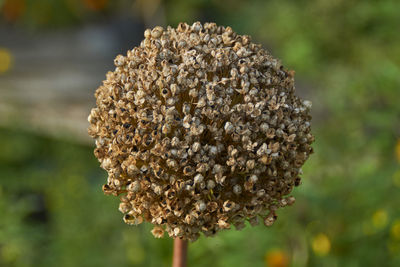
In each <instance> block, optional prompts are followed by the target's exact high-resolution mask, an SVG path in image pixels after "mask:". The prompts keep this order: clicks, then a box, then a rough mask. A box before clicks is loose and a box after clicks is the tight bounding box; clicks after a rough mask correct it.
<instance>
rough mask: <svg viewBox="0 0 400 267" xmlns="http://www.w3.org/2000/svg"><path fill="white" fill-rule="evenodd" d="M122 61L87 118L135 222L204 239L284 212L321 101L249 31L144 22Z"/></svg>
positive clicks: (112, 184)
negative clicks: (314, 101)
mask: <svg viewBox="0 0 400 267" xmlns="http://www.w3.org/2000/svg"><path fill="white" fill-rule="evenodd" d="M144 35H145V39H144V40H143V41H142V42H141V44H140V46H139V47H135V48H133V49H132V50H130V51H128V53H127V55H126V56H122V55H119V56H117V57H116V59H115V62H114V63H115V66H116V69H115V70H114V71H113V72H109V73H108V74H107V79H106V80H105V81H104V82H103V85H102V86H100V87H99V88H98V89H97V91H96V93H95V96H96V99H97V106H96V107H95V108H93V109H92V111H91V114H90V116H89V118H88V120H89V122H90V128H89V134H90V135H91V136H92V137H93V138H95V139H96V149H95V155H96V157H97V158H98V159H99V161H100V162H101V167H102V168H104V169H105V170H106V171H107V172H108V179H107V183H106V184H105V185H104V186H103V191H104V192H105V193H106V194H113V195H120V199H121V203H123V204H121V205H120V208H119V209H120V211H121V212H123V213H124V214H125V216H124V220H125V222H127V223H129V224H138V223H141V222H142V221H144V220H145V221H147V222H150V223H153V224H154V225H155V229H154V230H153V234H154V235H155V236H156V237H161V236H162V235H163V231H164V230H165V231H166V232H167V233H168V234H169V235H170V236H171V237H180V238H184V239H189V240H192V241H193V240H196V239H197V238H198V237H199V234H200V233H204V235H206V236H211V235H214V234H216V233H217V232H218V231H220V230H222V229H228V228H230V227H231V226H232V225H234V226H236V228H237V229H241V228H242V227H243V225H244V224H243V223H244V222H245V221H246V220H249V221H250V223H251V225H256V224H257V222H258V219H257V217H261V218H262V220H263V221H264V224H265V225H268V226H270V225H272V223H273V222H274V221H275V219H276V215H275V214H276V210H277V209H278V208H280V207H283V206H286V205H289V204H292V203H293V201H294V199H293V198H292V197H290V198H288V195H289V194H290V192H291V191H292V189H293V187H294V186H295V185H298V184H299V182H300V178H299V175H300V174H301V167H302V165H303V164H304V162H305V161H306V160H307V158H308V156H309V154H310V153H312V148H311V146H310V145H311V143H312V142H313V140H314V137H313V136H312V134H311V132H310V120H311V116H310V114H309V110H310V108H311V103H310V102H309V101H302V100H301V99H299V98H298V97H297V96H296V95H295V88H294V79H293V76H294V72H293V71H287V70H286V69H284V68H283V67H282V65H281V64H280V62H279V61H278V60H277V59H274V58H273V57H272V56H271V55H270V54H269V53H268V52H267V51H266V50H264V49H262V48H261V46H260V45H257V44H254V43H252V42H251V41H250V37H249V36H242V35H238V34H236V33H235V32H233V31H232V29H231V28H230V27H226V28H225V27H222V26H219V27H218V26H217V25H216V24H214V23H205V24H204V25H202V24H200V23H199V22H196V23H194V24H193V25H192V26H189V25H187V24H184V23H181V24H179V26H178V27H177V29H174V28H171V27H168V28H167V29H166V30H164V29H163V28H161V27H156V28H154V29H152V30H146V31H145V34H144Z"/></svg>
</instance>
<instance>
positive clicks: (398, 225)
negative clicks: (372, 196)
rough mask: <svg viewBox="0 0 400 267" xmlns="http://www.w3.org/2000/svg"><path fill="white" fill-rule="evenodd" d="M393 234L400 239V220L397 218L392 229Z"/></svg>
mask: <svg viewBox="0 0 400 267" xmlns="http://www.w3.org/2000/svg"><path fill="white" fill-rule="evenodd" d="M390 232H391V235H392V237H393V238H394V239H397V240H400V220H396V221H395V222H394V223H393V225H392V229H391V231H390Z"/></svg>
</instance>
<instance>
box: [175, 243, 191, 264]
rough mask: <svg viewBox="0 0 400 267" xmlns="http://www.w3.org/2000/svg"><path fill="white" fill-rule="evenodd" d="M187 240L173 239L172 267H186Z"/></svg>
mask: <svg viewBox="0 0 400 267" xmlns="http://www.w3.org/2000/svg"><path fill="white" fill-rule="evenodd" d="M187 247H188V243H187V240H183V239H180V238H175V239H174V256H173V259H172V267H186V266H187V265H186V258H187Z"/></svg>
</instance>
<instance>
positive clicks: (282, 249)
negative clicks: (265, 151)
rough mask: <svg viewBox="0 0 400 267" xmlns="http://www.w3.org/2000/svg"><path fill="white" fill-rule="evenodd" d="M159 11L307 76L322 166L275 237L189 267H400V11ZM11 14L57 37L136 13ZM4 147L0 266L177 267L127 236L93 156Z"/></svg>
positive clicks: (247, 241) (206, 252) (38, 145)
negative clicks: (91, 22) (216, 29)
mask: <svg viewBox="0 0 400 267" xmlns="http://www.w3.org/2000/svg"><path fill="white" fill-rule="evenodd" d="M10 3H12V4H10ZM18 3H19V4H18ZM21 3H23V4H21ZM115 3H117V4H115ZM143 3H145V2H143ZM143 3H142V4H143ZM9 5H11V6H12V5H14V6H12V7H10V6H9ZM15 5H16V6H17V8H16V7H15ZM160 5H163V7H164V9H165V11H166V17H167V20H168V22H169V23H170V24H171V25H176V24H177V23H178V22H180V21H187V22H189V23H190V22H193V21H196V20H201V21H216V22H217V23H218V24H223V25H230V26H232V28H233V29H234V30H236V31H238V32H239V33H241V34H245V33H246V34H250V35H252V36H253V39H254V40H255V41H256V42H260V43H264V44H266V45H267V46H266V47H267V48H268V49H269V50H270V51H271V52H272V54H273V55H274V56H276V57H278V58H281V59H282V61H283V63H284V65H285V66H287V67H288V68H290V69H295V70H296V77H297V79H296V81H297V86H298V88H299V92H300V93H301V94H302V95H303V96H304V97H305V98H308V99H311V100H312V101H313V103H314V109H313V112H314V124H313V132H314V134H315V136H316V143H315V144H314V148H315V152H316V153H315V154H314V155H313V156H312V157H311V158H310V160H309V161H308V162H307V164H306V166H305V168H304V182H303V185H302V186H300V187H299V188H296V189H295V191H294V196H296V198H297V203H296V204H295V205H294V207H290V208H286V209H285V210H282V211H280V213H279V214H278V215H279V217H280V218H279V220H278V221H277V223H276V224H275V225H274V226H273V227H272V228H270V229H266V228H265V227H256V228H251V227H246V229H244V230H243V231H240V232H239V231H226V232H223V233H221V234H220V235H218V236H217V237H215V238H208V239H206V238H201V239H200V240H199V241H197V242H195V243H194V244H192V245H191V246H190V249H189V253H190V256H189V260H190V266H272V267H278V266H288V265H290V266H400V209H399V204H400V192H399V191H400V105H399V104H398V103H399V99H400V45H399V44H400V34H399V29H400V15H399V10H400V1H397V0H381V1H377V0H364V1H356V0H350V1H349V0H347V1H344V0H334V1H332V0H329V1H328V0H318V1H305V0H298V1H282V0H280V1H278V0H272V1H261V0H251V1H244V0H233V1H227V0H222V1H217V0H170V1H165V2H160ZM0 6H1V9H2V14H3V15H2V18H3V20H6V21H9V22H10V21H16V22H13V23H17V24H18V23H21V24H23V25H51V26H54V25H58V26H60V25H67V24H74V23H77V22H82V21H83V20H84V19H85V20H86V19H88V18H89V19H90V18H96V16H102V15H103V14H112V11H113V9H116V7H115V6H127V7H130V6H131V5H130V4H128V3H127V2H126V1H115V2H113V5H111V1H106V0H97V1H96V0H91V1H86V0H85V1H78V0H60V1H51V0H35V1H33V0H6V1H4V0H3V1H0ZM21 6H22V7H21ZM93 7H101V8H93ZM10 18H11V19H10ZM16 18H18V20H17V19H16ZM0 147H1V149H0V177H1V180H0V189H1V190H0V214H1V215H2V216H1V220H0V266H54V265H56V264H57V265H59V266H113V265H115V266H168V265H169V264H170V254H171V240H169V239H168V238H165V239H163V240H156V239H154V238H153V237H152V236H151V234H150V233H149V229H150V228H149V227H148V226H146V225H145V226H140V227H129V226H126V225H125V224H124V223H123V222H122V220H121V214H119V212H118V211H117V206H118V201H117V200H116V199H114V198H112V197H106V196H103V194H102V193H101V191H100V188H101V184H102V183H103V182H104V181H105V179H106V178H105V177H106V175H105V173H104V172H102V171H101V170H100V169H99V167H98V163H97V162H96V161H95V159H94V156H93V154H92V148H88V147H82V146H78V145H75V144H72V143H67V142H64V141H57V140H51V139H47V138H43V137H39V136H35V135H32V134H27V133H21V132H20V131H15V130H6V129H2V130H1V131H0Z"/></svg>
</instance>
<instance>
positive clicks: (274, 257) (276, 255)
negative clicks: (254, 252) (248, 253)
mask: <svg viewBox="0 0 400 267" xmlns="http://www.w3.org/2000/svg"><path fill="white" fill-rule="evenodd" d="M265 266H267V267H287V266H289V256H288V255H287V254H286V253H285V252H284V251H282V250H280V249H273V250H270V251H268V252H267V253H266V254H265Z"/></svg>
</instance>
